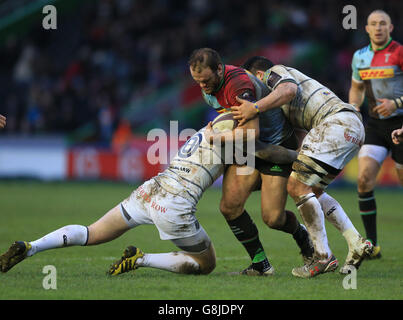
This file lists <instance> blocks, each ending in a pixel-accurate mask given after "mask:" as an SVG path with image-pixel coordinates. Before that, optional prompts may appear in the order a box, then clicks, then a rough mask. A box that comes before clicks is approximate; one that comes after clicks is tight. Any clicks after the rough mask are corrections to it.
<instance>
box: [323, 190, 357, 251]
mask: <svg viewBox="0 0 403 320" xmlns="http://www.w3.org/2000/svg"><path fill="white" fill-rule="evenodd" d="M318 201H319V203H320V205H321V207H322V210H323V212H324V214H325V218H326V219H327V220H328V221H329V222H330V223H331V224H332V225H333V226H335V227H336V229H337V230H339V231H340V232H341V233H342V235H343V237H344V238H345V239H346V241H347V244H348V247H349V248H351V247H353V246H354V245H355V244H356V243H357V241H358V240H359V239H360V234H359V233H358V231H357V229H356V228H355V227H354V225H353V223H352V222H351V220H350V218H349V217H348V216H347V214H346V212H345V211H344V210H343V208H342V206H341V205H340V204H339V203H338V202H337V200H336V199H334V198H333V197H331V196H330V195H328V194H327V193H325V192H324V193H323V194H322V195H321V196H320V197H319V199H318Z"/></svg>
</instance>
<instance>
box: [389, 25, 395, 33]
mask: <svg viewBox="0 0 403 320" xmlns="http://www.w3.org/2000/svg"><path fill="white" fill-rule="evenodd" d="M393 28H394V26H393V24H390V25H389V32H392V31H393Z"/></svg>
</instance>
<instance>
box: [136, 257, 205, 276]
mask: <svg viewBox="0 0 403 320" xmlns="http://www.w3.org/2000/svg"><path fill="white" fill-rule="evenodd" d="M136 263H138V265H139V266H140V267H151V268H156V269H161V270H166V271H171V272H176V273H187V274H190V273H191V274H196V273H199V269H200V266H199V264H198V263H197V262H196V261H195V260H194V259H193V258H192V257H190V256H189V255H187V254H184V253H182V252H168V253H145V254H144V256H143V257H142V258H139V259H138V260H137V262H136Z"/></svg>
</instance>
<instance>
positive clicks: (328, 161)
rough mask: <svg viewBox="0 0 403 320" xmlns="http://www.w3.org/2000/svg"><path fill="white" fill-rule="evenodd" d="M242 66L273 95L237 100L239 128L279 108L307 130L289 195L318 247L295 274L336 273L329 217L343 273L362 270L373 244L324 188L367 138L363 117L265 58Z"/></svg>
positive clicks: (304, 78) (309, 80)
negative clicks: (340, 243)
mask: <svg viewBox="0 0 403 320" xmlns="http://www.w3.org/2000/svg"><path fill="white" fill-rule="evenodd" d="M243 67H244V68H245V69H248V70H249V71H250V72H252V73H253V74H255V75H256V76H257V77H258V78H260V79H262V81H263V82H264V83H265V84H266V85H267V86H268V87H269V89H270V90H271V93H270V94H269V95H268V96H266V97H264V98H263V99H261V100H259V101H257V102H256V103H250V102H248V101H245V100H242V101H241V100H239V101H240V102H242V104H241V105H240V106H238V107H233V108H232V110H233V112H234V114H236V115H237V116H235V118H238V119H239V120H240V124H243V123H245V121H247V120H249V119H253V118H254V117H255V116H256V110H257V109H259V110H260V111H263V112H264V111H265V110H266V109H270V108H276V107H281V108H282V109H283V112H284V114H285V115H286V117H287V118H288V119H289V120H290V122H291V123H292V125H293V126H294V127H295V128H299V129H303V130H306V131H307V134H306V136H305V138H304V139H303V141H302V144H301V149H300V151H299V155H298V158H297V160H296V161H295V162H294V164H293V172H292V173H291V175H290V179H289V181H288V185H287V191H288V193H289V194H290V196H291V197H292V198H293V199H294V201H295V203H296V205H297V207H298V210H299V212H300V214H301V216H302V218H303V220H304V222H305V224H306V227H307V229H308V232H309V234H310V236H311V239H312V241H313V243H314V247H315V258H314V259H313V261H312V262H311V263H310V264H309V265H305V266H303V267H300V268H294V269H293V274H294V275H295V276H300V277H313V276H316V275H318V274H320V273H324V272H328V271H334V270H335V269H336V268H337V265H338V262H337V259H336V258H335V257H334V255H333V254H332V252H331V250H330V248H329V245H328V241H327V235H326V229H325V224H324V219H325V218H326V219H328V220H329V221H330V222H331V223H332V224H333V225H334V226H335V227H336V228H337V229H338V230H339V231H340V232H341V233H342V234H343V236H344V237H345V239H346V241H347V243H348V247H349V253H348V255H347V258H346V262H345V264H344V266H343V268H341V270H340V272H341V273H348V272H349V270H350V269H351V266H354V267H355V268H358V267H359V265H360V264H361V262H362V260H363V259H364V257H366V256H367V255H369V254H370V252H371V250H372V245H371V244H370V243H369V242H368V241H366V240H365V239H363V238H362V237H361V235H360V234H359V233H358V231H357V230H356V228H355V227H354V225H353V224H352V223H351V221H350V219H349V218H348V216H347V215H346V213H345V212H344V210H343V208H342V207H341V206H340V204H339V203H338V202H337V201H336V200H335V199H333V198H332V197H331V196H330V195H328V194H327V193H325V192H324V189H325V188H326V187H327V186H328V185H329V184H330V183H331V182H332V181H333V180H334V178H335V177H336V176H337V175H338V174H339V173H340V171H341V170H342V169H343V168H344V166H345V165H346V164H347V163H348V162H349V161H350V160H351V159H352V158H353V156H354V155H355V154H356V153H357V152H358V150H359V148H360V146H361V144H362V142H363V140H364V136H365V133H364V127H363V124H362V119H361V115H360V114H359V113H358V112H356V110H355V108H354V107H353V106H351V105H349V104H347V103H345V102H343V101H342V100H341V99H340V98H338V97H337V96H336V95H335V94H334V93H333V92H332V91H330V90H329V89H328V88H326V87H325V86H323V85H322V84H320V83H319V82H318V81H316V80H314V79H312V78H310V77H308V76H306V75H305V74H303V73H302V72H300V71H298V70H296V69H294V68H290V67H286V66H284V65H273V63H272V62H271V61H270V60H268V59H266V58H264V57H253V58H251V59H249V60H248V61H247V62H246V63H245V64H244V65H243ZM315 196H316V197H315Z"/></svg>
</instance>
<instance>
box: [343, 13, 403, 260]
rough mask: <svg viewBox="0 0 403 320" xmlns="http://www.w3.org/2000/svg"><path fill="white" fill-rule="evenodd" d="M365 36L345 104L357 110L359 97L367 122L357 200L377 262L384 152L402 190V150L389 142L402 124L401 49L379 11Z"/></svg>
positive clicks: (374, 15) (357, 52) (402, 78)
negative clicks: (377, 191) (378, 203)
mask: <svg viewBox="0 0 403 320" xmlns="http://www.w3.org/2000/svg"><path fill="white" fill-rule="evenodd" d="M365 30H366V31H367V33H368V35H369V39H370V44H369V45H367V46H366V47H364V48H362V49H360V50H357V51H356V52H355V54H354V57H353V61H352V69H353V75H352V82H351V88H350V92H349V102H350V103H351V104H353V105H355V106H356V108H357V110H360V109H359V107H360V106H361V104H362V103H363V101H364V97H366V98H367V101H368V109H369V110H368V113H369V120H368V121H367V124H366V128H365V129H366V130H365V141H364V145H363V146H362V148H361V150H360V152H359V154H358V196H359V209H360V214H361V218H362V220H363V224H364V227H365V231H366V235H367V238H368V239H370V240H371V241H372V242H373V245H374V251H373V253H372V255H371V258H379V257H380V256H381V254H380V246H379V244H378V239H377V228H376V216H377V210H376V202H375V197H374V188H375V185H376V177H377V175H378V173H379V170H380V168H381V166H382V163H383V161H384V160H385V158H386V157H387V156H388V154H389V152H391V156H392V159H393V160H394V161H395V163H396V170H397V174H398V177H399V180H400V183H401V184H402V185H403V145H402V144H399V145H396V144H394V143H393V141H392V136H391V133H392V131H393V130H395V129H398V128H400V127H401V126H402V123H403V46H402V45H401V44H399V43H398V42H396V41H393V40H392V38H391V36H390V33H391V32H392V30H393V25H392V23H391V19H390V17H389V15H388V14H387V13H386V12H384V11H382V10H375V11H373V12H372V13H371V14H370V15H369V16H368V21H367V25H366V27H365Z"/></svg>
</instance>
